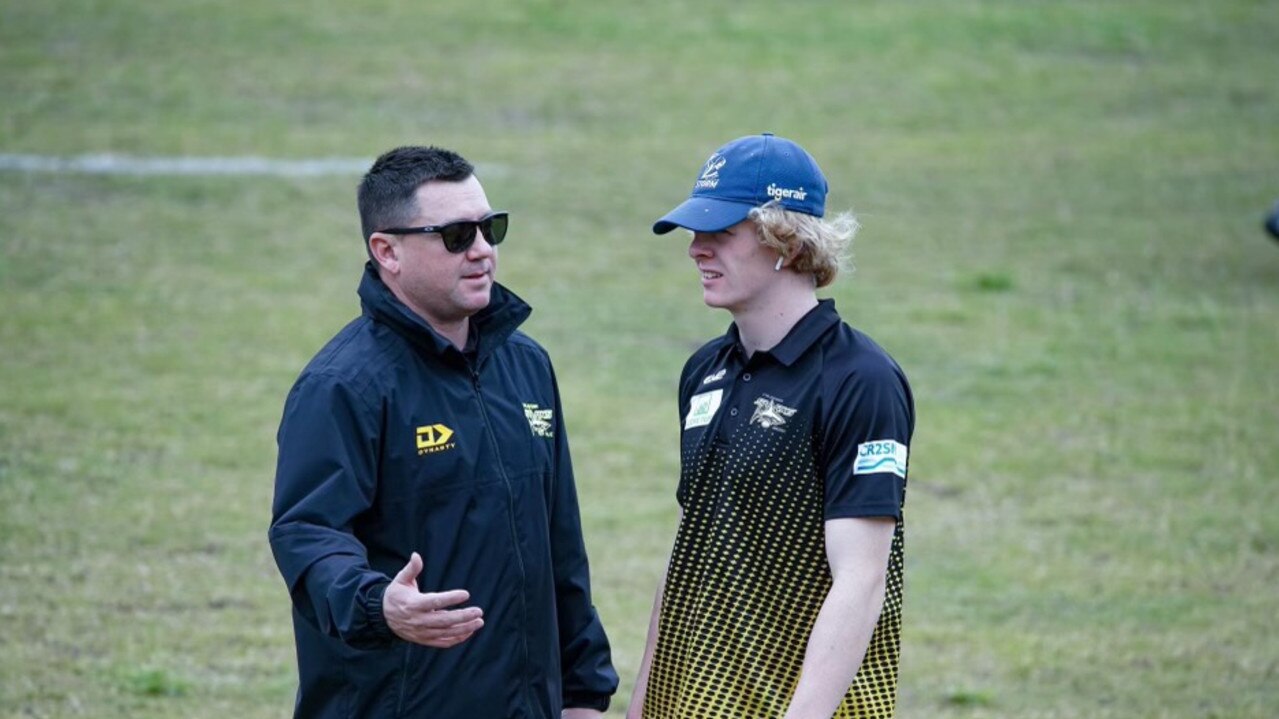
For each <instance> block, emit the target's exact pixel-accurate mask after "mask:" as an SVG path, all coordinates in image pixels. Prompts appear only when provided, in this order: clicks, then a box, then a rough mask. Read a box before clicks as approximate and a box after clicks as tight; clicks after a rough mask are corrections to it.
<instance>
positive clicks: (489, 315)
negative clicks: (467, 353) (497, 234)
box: [358, 261, 533, 366]
mask: <svg viewBox="0 0 1279 719" xmlns="http://www.w3.org/2000/svg"><path fill="white" fill-rule="evenodd" d="M358 294H359V296H360V307H361V308H362V309H363V310H364V314H366V315H368V316H369V317H370V318H372V319H373V320H374V321H377V322H381V323H382V324H385V325H386V326H388V327H390V328H391V329H392V330H394V331H395V332H396V333H398V334H400V335H401V336H403V337H404V338H405V339H406V340H408V341H409V343H410V344H412V345H414V346H415V347H418V348H419V349H421V350H423V351H425V352H427V353H429V354H432V355H436V356H439V357H447V356H449V355H450V354H453V355H457V357H458V358H462V352H461V350H459V349H458V348H457V347H455V346H453V343H452V342H449V341H448V340H446V339H444V337H443V336H441V335H440V333H438V332H436V331H435V329H434V328H432V327H431V326H430V325H429V324H427V322H426V320H424V319H422V318H421V317H419V316H418V315H417V314H415V313H414V312H413V311H412V310H410V309H409V308H408V307H407V306H406V305H405V304H404V303H403V302H401V301H400V298H398V297H396V296H395V295H394V294H393V293H392V292H391V288H389V287H387V286H386V283H384V282H383V281H382V278H381V277H379V276H378V274H377V270H376V269H375V268H374V267H373V263H372V262H371V261H370V262H366V263H365V264H364V277H363V278H362V279H361V280H360V288H359V290H358ZM532 313H533V308H531V307H529V306H528V303H526V302H525V301H524V300H522V299H520V298H519V296H517V295H516V294H515V293H514V292H511V291H510V290H508V289H506V288H505V287H503V286H502V285H500V284H498V283H496V282H494V283H493V291H492V295H491V297H490V299H489V304H488V307H485V308H484V309H482V310H480V311H479V312H477V313H475V314H474V315H472V316H471V331H472V332H476V331H478V332H479V343H478V345H477V346H476V362H475V364H476V365H477V366H478V365H479V364H480V362H482V361H483V360H484V358H485V357H487V356H488V355H489V354H491V353H492V352H493V350H494V349H496V348H497V347H498V346H500V345H501V344H502V343H503V342H505V341H506V339H507V338H508V337H510V336H511V333H513V332H514V331H515V329H516V328H517V327H519V326H520V324H522V323H523V322H524V320H526V319H528V316H529V315H530V314H532Z"/></svg>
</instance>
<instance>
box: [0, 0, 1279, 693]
mask: <svg viewBox="0 0 1279 719" xmlns="http://www.w3.org/2000/svg"><path fill="white" fill-rule="evenodd" d="M1276 38H1279V13H1276V12H1275V8H1274V5H1273V3H1268V2H1263V1H1261V0H1255V1H1245V0H1221V1H1219V2H1212V3H1207V2H1190V1H1189V0H1177V1H1174V0H1162V1H1158V2H1156V1H1153V0H1146V1H1134V2H1125V3H1108V2H1060V3H1050V2H1009V1H996V0H988V1H984V2H977V1H975V0H961V1H959V2H945V1H942V0H932V1H923V0H921V1H911V2H866V3H834V2H817V1H812V2H793V3H785V4H779V3H767V2H760V1H756V0H747V1H740V2H728V1H726V0H716V1H713V2H703V3H697V4H695V5H692V4H690V5H686V4H684V3H678V2H671V1H669V0H667V1H666V2H650V3H627V4H621V3H603V2H587V1H585V0H574V1H561V2H549V1H548V0H540V1H536V2H527V3H518V4H517V3H503V2H496V1H495V0H472V1H471V2H465V3H463V2H451V1H450V2H446V1H444V0H441V1H440V2H430V3H421V2H416V3H410V2H394V1H391V0H384V1H382V2H375V1H373V0H353V1H351V2H346V3H309V4H285V3H249V2H225V3H214V2H202V1H200V0H175V1H174V2H168V3H144V2H138V1H137V0H120V1H118V2H95V1H91V0H51V1H50V2H43V3H35V2H27V3H17V2H9V3H4V4H3V7H0V98H3V102H0V153H31V154H47V155H56V156H71V155H78V154H81V153H97V152H116V153H124V154H133V155H138V156H179V155H181V156H196V157H200V156H241V155H245V156H248V155H253V156H264V157H274V158H280V159H302V158H313V157H339V156H340V157H350V156H356V157H361V156H367V157H369V158H370V159H371V158H372V157H373V156H374V155H376V154H377V153H378V152H380V151H382V150H384V149H387V148H389V147H392V146H394V145H396V144H403V143H427V142H429V143H436V144H442V145H445V146H448V147H452V148H455V149H457V150H459V151H461V152H462V153H463V154H465V155H467V156H468V157H469V158H471V159H473V160H476V161H477V162H479V163H480V164H481V166H483V167H484V168H486V169H485V173H484V174H483V175H482V177H481V179H482V180H483V181H484V183H485V186H486V189H487V191H488V195H489V197H490V199H491V200H492V202H493V203H494V205H495V206H500V207H503V208H505V209H509V210H510V211H511V213H512V217H513V223H512V231H511V235H510V239H509V240H508V244H506V245H504V246H503V248H502V265H501V271H500V273H501V275H500V279H501V280H502V281H503V282H505V283H506V284H508V285H509V286H511V287H512V288H513V289H515V290H516V291H517V292H519V293H520V294H521V295H523V296H524V297H525V298H527V299H528V300H529V301H530V302H531V303H532V304H533V305H534V306H535V308H536V311H535V313H534V315H533V317H532V319H531V320H530V321H529V323H528V324H527V325H526V329H528V331H529V332H530V333H531V334H532V335H534V336H535V337H537V338H538V339H539V340H541V341H542V342H543V344H545V345H546V346H547V348H548V349H549V350H550V351H551V354H552V356H553V357H554V358H555V360H556V364H557V369H558V372H559V374H560V378H561V385H562V388H563V391H564V394H565V396H564V403H565V411H566V415H567V421H568V424H569V429H570V434H571V438H572V442H573V447H574V460H575V464H576V467H577V470H578V482H579V487H580V493H581V495H582V504H583V507H584V514H585V516H584V519H585V524H586V532H587V542H588V547H589V549H590V552H591V559H592V567H593V572H594V579H595V592H596V599H597V602H598V605H599V608H600V611H601V614H602V615H603V618H604V620H605V625H606V628H607V629H608V630H609V632H610V634H611V637H612V639H613V643H614V653H615V662H616V664H617V666H618V669H619V672H620V673H621V675H622V677H623V684H622V690H621V692H620V694H619V697H618V700H617V702H616V704H615V707H616V708H615V710H614V711H613V712H611V714H613V715H616V716H620V715H621V709H622V708H624V707H625V704H626V699H627V697H628V696H629V692H630V690H631V684H632V682H633V679H634V674H635V669H636V665H637V662H638V659H639V655H640V651H641V649H642V645H643V637H644V631H645V628H646V621H647V614H648V609H649V603H650V601H651V597H652V592H653V588H654V584H655V582H656V581H657V577H658V575H659V573H660V571H661V568H662V564H663V561H664V559H665V554H666V552H667V551H668V549H669V546H670V543H671V541H672V539H673V521H674V512H675V502H674V496H673V493H674V483H675V478H676V473H677V448H676V447H677V445H676V443H677V439H678V436H677V424H676V421H677V420H676V416H675V412H676V411H675V407H674V402H675V400H674V385H675V380H676V377H677V374H678V371H679V368H680V366H681V365H682V363H683V360H684V359H685V357H686V356H687V354H688V353H689V352H690V351H691V350H692V349H693V348H694V347H695V346H697V345H698V344H700V343H701V342H702V341H703V340H705V339H706V338H709V337H710V336H712V335H714V334H716V333H719V332H721V331H722V330H723V329H724V327H725V326H726V325H727V322H728V318H727V316H726V315H723V314H717V313H715V312H713V311H711V310H708V309H706V308H705V307H703V306H702V305H701V303H700V293H699V289H698V285H697V281H696V275H695V274H694V272H693V271H692V267H691V263H690V262H689V260H688V258H687V256H686V254H685V249H686V243H685V240H684V239H683V238H682V237H679V236H678V235H672V236H667V237H661V238H658V237H653V236H651V235H650V234H649V231H648V226H649V224H650V223H651V222H652V221H653V219H655V218H656V217H657V216H658V215H659V214H660V213H662V212H664V211H665V210H666V209H668V208H669V207H671V206H673V204H675V203H676V202H678V201H679V200H680V199H682V197H683V196H684V195H685V194H686V192H687V189H688V187H689V186H690V184H691V182H692V180H693V178H694V175H695V173H696V170H697V169H698V167H699V165H700V163H701V161H702V160H703V159H704V158H705V156H706V155H707V154H709V152H710V151H711V150H713V149H714V148H715V147H716V146H718V145H719V144H720V143H722V142H723V141H725V140H727V139H730V138H733V137H736V136H739V135H743V134H747V133H752V132H759V131H764V130H771V131H774V132H777V133H778V134H782V135H786V136H789V137H792V138H794V139H797V140H799V141H800V142H801V143H803V144H804V145H806V146H807V147H808V148H809V149H810V150H811V151H812V152H813V153H814V154H815V155H816V156H817V158H818V159H819V160H820V161H821V162H822V164H823V167H824V169H825V170H826V172H827V174H828V176H829V177H830V179H831V182H832V186H833V191H832V195H831V200H830V204H831V206H832V207H833V208H845V207H851V208H853V209H855V210H856V211H857V212H858V213H859V216H860V218H861V219H862V221H863V223H864V225H865V229H864V231H863V233H862V234H861V235H860V236H859V238H858V243H857V246H856V248H855V250H856V265H857V270H856V272H855V273H853V274H851V275H848V276H845V277H843V278H842V280H841V281H840V282H838V283H837V284H836V285H835V286H834V288H833V290H832V291H831V292H830V293H828V294H829V296H833V297H835V298H836V301H837V303H838V305H839V307H840V309H841V312H842V313H843V314H844V316H845V318H846V319H848V320H849V321H850V322H851V323H852V324H854V325H855V326H857V327H859V328H861V329H863V330H865V331H867V332H868V333H869V334H871V335H872V336H873V337H875V338H876V339H877V340H878V341H879V342H880V343H881V344H883V345H884V346H885V347H887V348H888V349H889V350H890V351H891V352H892V353H893V354H894V355H895V356H896V357H897V359H898V360H899V361H900V362H901V364H902V365H903V366H904V367H905V369H906V371H907V372H908V374H909V375H910V378H911V380H912V383H913V385H914V388H915V391H916V398H917V402H918V414H919V425H918V431H917V434H916V438H915V443H914V446H913V448H912V467H911V469H912V474H911V480H910V494H909V500H908V504H907V522H908V525H907V526H908V530H907V570H906V571H907V574H906V582H907V589H906V606H905V622H906V627H905V632H904V641H903V659H902V668H901V672H902V677H901V692H900V694H901V696H900V711H899V715H900V716H902V717H943V718H945V717H1001V718H1002V717H1008V718H1012V717H1016V718H1019V719H1020V718H1026V717H1090V718H1093V717H1115V718H1124V719H1129V718H1135V717H1218V718H1234V717H1245V718H1247V717H1256V718H1258V719H1260V718H1269V717H1274V716H1279V632H1276V629H1275V622H1276V616H1279V590H1277V588H1279V513H1277V512H1276V510H1275V508H1276V507H1279V443H1276V442H1275V440H1274V435H1275V433H1276V430H1279V370H1276V363H1277V362H1279V244H1276V243H1274V242H1272V241H1271V240H1269V239H1267V238H1266V237H1265V236H1264V235H1263V234H1262V232H1261V230H1260V222H1261V217H1262V214H1263V213H1264V211H1265V210H1266V209H1267V208H1268V207H1269V206H1270V204H1271V203H1272V202H1273V201H1274V200H1275V199H1276V198H1277V197H1279V93H1277V92H1276V86H1275V78H1276V77H1279V50H1277V49H1276V47H1279V46H1277V45H1276V41H1275V40H1276ZM357 179H358V178H357V177H356V176H354V175H353V176H349V177H347V176H339V177H320V178H270V177H128V176H88V175H67V174H50V173H46V174H40V173H20V172H0V306H2V307H3V311H2V312H0V622H2V623H0V627H2V629H0V716H13V717H64V716H93V717H106V716H112V717H174V716H182V717H222V716H235V717H245V718H250V717H278V716H283V715H287V714H288V712H289V710H290V709H291V702H292V693H293V690H294V685H295V678H294V664H293V646H292V635H291V628H290V625H289V610H288V604H287V596H286V593H285V591H284V587H283V583H282V581H281V580H280V579H279V577H278V575H277V573H276V570H275V567H274V564H273V562H272V560H271V557H270V552H269V550H268V548H267V545H266V538H265V530H266V524H267V521H268V519H269V503H270V497H271V485H272V473H273V469H274V451H275V448H274V431H275V427H276V424H277V422H278V420H279V412H280V409H281V405H282V402H283V399H284V395H285V393H286V392H287V390H288V388H289V386H290V384H291V383H292V381H293V378H294V377H295V376H296V373H297V372H298V370H299V369H300V368H301V367H302V366H303V364H305V362H306V361H307V359H309V357H310V356H311V354H312V353H314V351H315V350H316V349H318V348H319V346H320V345H321V344H323V342H324V341H325V340H326V339H327V338H328V337H329V336H331V335H332V333H333V332H335V331H336V330H337V329H338V328H339V327H340V326H341V325H343V324H344V323H345V322H346V321H347V320H348V319H349V318H350V317H352V316H353V315H354V313H355V312H356V311H357V303H356V298H355V294H354V290H355V284H356V282H357V280H358V277H359V271H360V263H361V260H362V250H361V248H360V243H359V238H358V223H357V221H356V216H355V209H354V185H355V183H356V181H357Z"/></svg>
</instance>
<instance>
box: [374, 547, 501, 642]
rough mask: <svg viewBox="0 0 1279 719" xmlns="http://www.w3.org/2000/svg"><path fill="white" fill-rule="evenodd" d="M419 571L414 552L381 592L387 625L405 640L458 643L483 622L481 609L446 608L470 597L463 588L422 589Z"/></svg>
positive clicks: (420, 566) (420, 568)
mask: <svg viewBox="0 0 1279 719" xmlns="http://www.w3.org/2000/svg"><path fill="white" fill-rule="evenodd" d="M421 571H422V557H421V556H419V555H418V553H417V552H414V553H413V556H412V557H411V558H409V563H408V564H406V565H404V568H403V569H401V570H400V573H399V574H396V575H395V579H393V580H391V583H390V584H389V585H387V587H386V591H385V592H384V593H383V594H382V615H383V616H384V617H386V625H387V626H388V627H390V628H391V631H392V632H395V635H396V636H398V637H400V638H401V639H404V640H405V641H410V642H415V643H417V644H424V645H426V646H428V647H435V648H437V649H446V648H448V647H451V646H455V645H457V644H461V643H462V642H464V641H466V640H467V639H470V638H471V635H472V634H474V633H475V631H476V630H477V629H479V628H480V627H482V626H484V619H483V616H484V612H483V611H482V610H481V609H480V608H479V607H465V608H463V609H448V608H447V607H451V606H454V605H457V604H461V603H462V602H465V601H466V600H468V599H470V598H471V595H470V594H469V593H468V592H467V591H466V590H464V589H453V590H450V591H447V592H427V593H422V592H419V591H418V590H417V575H418V574H419V573H420V572H421Z"/></svg>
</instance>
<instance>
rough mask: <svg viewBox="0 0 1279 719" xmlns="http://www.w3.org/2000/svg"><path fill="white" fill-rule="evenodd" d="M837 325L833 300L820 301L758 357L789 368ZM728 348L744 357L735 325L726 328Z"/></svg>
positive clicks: (837, 319)
mask: <svg viewBox="0 0 1279 719" xmlns="http://www.w3.org/2000/svg"><path fill="white" fill-rule="evenodd" d="M836 324H839V313H838V312H836V311H835V300H831V299H826V300H820V301H818V303H817V306H816V307H814V308H813V309H811V310H809V311H808V312H807V313H806V314H805V315H804V316H803V317H800V318H799V321H798V322H796V323H795V326H794V327H791V328H790V332H787V333H786V336H785V337H783V338H782V341H781V342H778V343H777V344H776V345H774V346H773V348H772V349H768V350H763V351H761V352H757V353H756V354H759V355H769V356H771V357H772V358H773V359H775V360H777V361H778V362H780V363H782V364H783V365H785V366H787V367H790V366H791V365H793V364H795V361H796V360H798V359H799V358H800V357H802V356H803V355H804V353H805V352H807V351H808V348H809V347H812V346H813V345H814V344H815V343H816V342H817V340H818V339H820V338H821V336H822V335H823V334H825V333H826V330H828V329H830V328H831V327H832V326H833V325H836ZM728 339H729V341H730V344H729V346H730V347H732V348H734V349H735V350H736V351H737V352H739V353H740V354H741V356H742V357H745V356H746V349H745V348H744V347H742V336H741V334H740V333H739V332H738V329H737V323H736V322H734V323H733V324H731V325H729V327H728Z"/></svg>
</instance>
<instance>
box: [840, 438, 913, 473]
mask: <svg viewBox="0 0 1279 719" xmlns="http://www.w3.org/2000/svg"><path fill="white" fill-rule="evenodd" d="M908 451H909V448H908V447H907V446H906V445H904V444H902V443H901V442H898V441H896V440H892V439H881V440H876V441H874V442H862V443H861V444H859V445H857V462H856V464H854V465H853V474H887V473H891V474H895V475H897V476H898V477H901V478H902V479H905V478H906V455H907V453H908Z"/></svg>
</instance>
